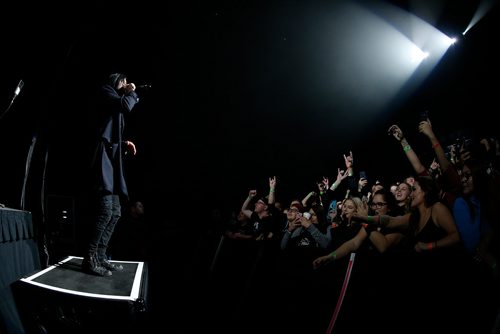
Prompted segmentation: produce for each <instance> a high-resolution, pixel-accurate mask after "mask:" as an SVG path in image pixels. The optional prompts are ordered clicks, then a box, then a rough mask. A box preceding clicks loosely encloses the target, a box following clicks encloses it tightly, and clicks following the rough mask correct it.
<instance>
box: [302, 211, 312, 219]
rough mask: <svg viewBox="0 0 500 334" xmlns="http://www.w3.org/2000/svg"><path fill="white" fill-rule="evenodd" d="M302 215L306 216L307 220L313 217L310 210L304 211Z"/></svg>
mask: <svg viewBox="0 0 500 334" xmlns="http://www.w3.org/2000/svg"><path fill="white" fill-rule="evenodd" d="M302 216H304V217H305V218H306V219H307V220H309V219H311V214H310V213H309V212H304V213H303V214H302Z"/></svg>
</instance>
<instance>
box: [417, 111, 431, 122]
mask: <svg viewBox="0 0 500 334" xmlns="http://www.w3.org/2000/svg"><path fill="white" fill-rule="evenodd" d="M419 118H420V122H422V121H425V122H428V121H429V112H428V111H427V110H424V111H421V112H420V115H419Z"/></svg>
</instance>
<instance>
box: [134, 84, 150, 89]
mask: <svg viewBox="0 0 500 334" xmlns="http://www.w3.org/2000/svg"><path fill="white" fill-rule="evenodd" d="M150 88H151V85H138V86H135V89H150Z"/></svg>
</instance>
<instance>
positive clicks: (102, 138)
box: [92, 84, 139, 199]
mask: <svg viewBox="0 0 500 334" xmlns="http://www.w3.org/2000/svg"><path fill="white" fill-rule="evenodd" d="M137 102H139V98H138V96H137V93H136V92H134V91H132V92H129V93H123V92H121V91H116V90H115V89H114V88H113V87H112V86H111V85H108V84H107V85H104V86H102V87H101V89H100V92H99V94H98V97H97V99H96V103H95V105H94V107H95V108H96V110H95V111H96V114H95V122H96V124H95V126H96V128H95V130H96V135H97V138H96V139H97V140H96V148H95V151H94V156H93V159H92V175H93V177H94V180H93V182H94V185H93V186H94V189H95V190H97V191H99V192H100V193H101V194H104V195H108V194H114V195H120V196H121V197H123V198H125V199H127V198H128V191H127V184H126V182H125V177H124V173H123V156H124V151H123V148H124V144H123V138H122V136H123V131H124V127H125V117H124V115H125V114H128V113H130V112H131V111H132V109H133V108H134V106H135V104H136V103H137Z"/></svg>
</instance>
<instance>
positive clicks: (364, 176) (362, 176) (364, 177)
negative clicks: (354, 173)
mask: <svg viewBox="0 0 500 334" xmlns="http://www.w3.org/2000/svg"><path fill="white" fill-rule="evenodd" d="M359 178H360V179H365V180H367V179H368V178H367V177H366V172H365V171H361V172H359Z"/></svg>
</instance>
